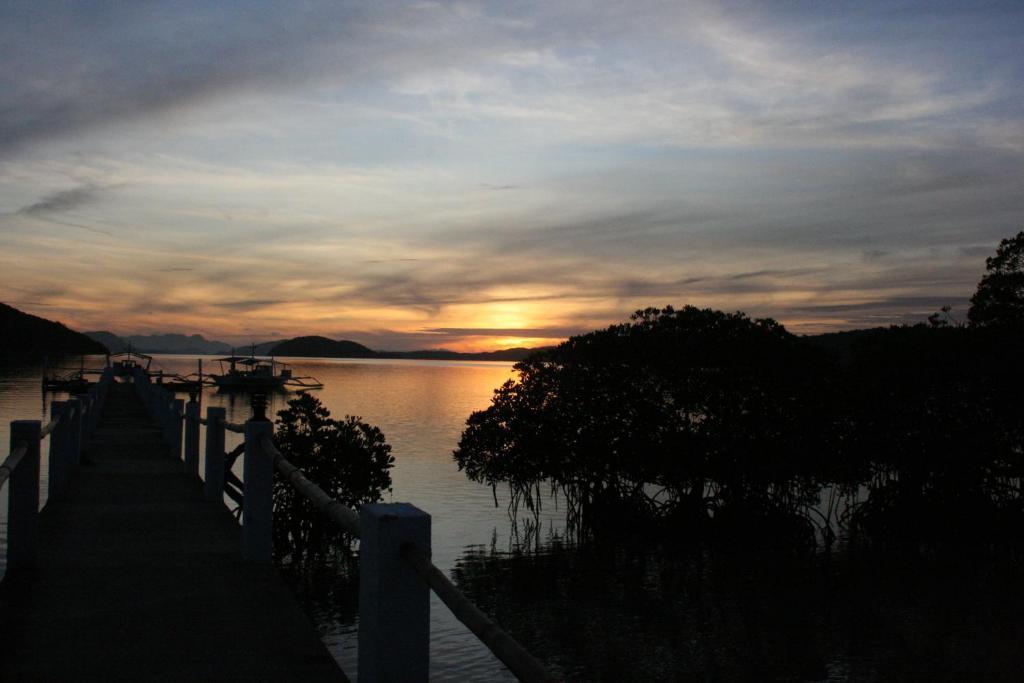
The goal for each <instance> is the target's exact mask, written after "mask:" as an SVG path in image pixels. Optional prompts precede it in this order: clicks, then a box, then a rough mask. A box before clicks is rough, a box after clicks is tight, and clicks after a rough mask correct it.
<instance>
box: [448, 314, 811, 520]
mask: <svg viewBox="0 0 1024 683" xmlns="http://www.w3.org/2000/svg"><path fill="white" fill-rule="evenodd" d="M816 355H817V354H816V353H815V350H814V349H808V348H805V347H804V346H803V345H802V344H801V343H800V341H799V340H798V339H797V338H796V337H794V336H793V335H791V334H790V333H788V332H786V330H785V329H784V328H783V327H782V326H781V325H779V324H778V323H776V322H775V321H773V320H770V319H764V320H752V319H750V318H748V317H747V316H745V315H743V314H742V313H723V312H721V311H713V310H710V309H704V310H701V309H698V308H695V307H692V306H687V307H685V308H683V309H681V310H675V309H673V308H671V307H667V308H664V309H657V308H648V309H645V310H641V311H637V312H636V313H635V314H634V315H633V316H632V318H631V322H630V323H627V324H623V325H614V326H612V327H609V328H608V329H606V330H601V331H597V332H592V333H590V334H585V335H581V336H578V337H573V338H571V339H569V340H568V341H567V342H565V343H563V344H561V345H559V346H558V347H556V348H555V349H553V350H552V351H549V352H547V353H544V354H539V355H535V356H532V357H531V358H528V359H526V360H524V361H522V362H520V363H518V364H517V365H516V369H517V370H518V371H519V379H518V380H517V381H510V382H508V383H506V384H505V385H504V386H503V387H501V388H500V389H499V390H498V391H497V392H495V397H494V400H493V403H492V405H491V407H490V408H488V409H487V410H485V411H481V412H477V413H474V414H473V415H472V416H471V417H470V418H469V421H468V423H467V427H466V430H465V432H464V433H463V435H462V439H461V440H460V442H459V447H458V450H456V451H455V459H456V462H457V463H458V465H459V467H460V469H464V470H465V471H466V474H467V475H468V476H469V477H470V478H471V479H474V480H476V481H482V482H486V483H488V484H490V485H491V486H492V487H496V486H497V484H498V483H502V482H504V483H507V484H508V486H509V489H510V492H511V503H510V508H511V511H512V512H513V513H514V512H515V511H516V509H517V508H518V507H519V505H520V504H523V505H525V507H526V508H527V509H530V510H533V511H536V509H537V505H539V501H540V494H541V493H542V490H541V484H542V483H546V484H549V485H552V486H553V487H554V488H556V489H557V490H558V491H559V492H560V493H561V494H562V495H563V496H564V498H565V499H566V501H567V502H568V508H569V513H570V522H571V523H575V524H576V526H577V528H578V529H579V530H585V528H586V526H594V525H596V524H598V523H599V521H600V520H601V519H602V518H606V519H605V520H604V522H602V523H610V522H611V521H613V520H615V519H619V520H621V519H625V518H628V517H629V516H630V515H631V514H640V515H644V516H647V517H651V516H654V517H662V518H673V519H675V520H676V521H677V522H679V523H684V524H690V525H696V526H697V527H700V526H702V525H705V524H707V523H708V522H709V521H711V519H712V518H714V519H715V520H716V523H718V524H726V523H730V520H736V519H739V518H740V517H742V518H744V519H746V520H747V521H750V520H754V519H762V520H765V519H769V518H775V519H777V520H782V519H784V518H792V517H793V514H794V512H795V511H796V510H798V509H799V508H801V507H802V506H805V505H808V504H810V503H812V502H813V500H814V498H815V496H816V495H817V492H818V490H819V489H820V484H819V483H818V479H819V478H820V477H819V469H820V467H822V466H824V465H825V461H824V458H823V457H822V453H823V452H824V448H823V444H822V443H821V440H820V437H821V435H823V434H827V433H828V430H820V431H817V430H809V429H807V427H806V425H808V424H818V423H820V422H821V421H822V420H825V419H827V418H826V417H825V416H824V415H823V413H822V408H823V407H825V406H827V405H828V404H827V402H822V401H820V400H817V398H816V396H815V392H814V391H812V390H810V385H811V384H820V383H821V380H822V378H823V377H825V375H824V373H816V372H814V368H815V360H814V359H815V357H816Z"/></svg>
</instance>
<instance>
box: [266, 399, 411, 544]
mask: <svg viewBox="0 0 1024 683" xmlns="http://www.w3.org/2000/svg"><path fill="white" fill-rule="evenodd" d="M274 441H275V443H276V444H277V447H278V449H279V450H280V451H281V454H282V455H283V456H284V457H285V458H286V459H287V460H289V461H290V462H291V463H292V464H293V465H295V466H296V467H298V468H299V469H301V470H302V472H303V474H305V476H306V477H307V478H308V479H309V480H310V481H312V482H314V483H315V484H316V485H317V486H319V487H320V488H322V489H323V490H324V491H325V492H327V494H328V495H330V496H331V497H333V498H336V499H337V500H340V501H341V502H342V503H344V504H345V505H347V506H349V507H358V506H360V505H362V504H364V503H372V502H375V501H378V500H380V498H381V496H382V495H383V493H384V492H385V491H390V490H391V473H390V469H391V467H392V466H393V465H394V458H393V457H392V455H391V446H389V445H388V443H387V442H386V440H385V438H384V434H383V433H382V432H381V431H380V429H378V428H377V427H373V426H371V425H368V424H366V423H365V422H362V421H361V420H360V418H358V417H352V416H346V417H345V418H344V419H343V420H335V419H332V418H331V414H330V412H329V411H328V410H327V409H326V408H324V407H323V405H322V404H321V403H320V401H319V400H318V399H317V398H315V397H314V396H311V395H310V394H301V395H300V396H299V397H298V398H295V399H292V400H290V401H288V408H286V409H285V410H282V411H280V412H278V418H277V421H276V431H275V434H274ZM350 541H351V539H349V538H347V535H346V534H343V533H342V532H341V531H340V530H339V529H338V527H337V526H336V525H334V524H333V523H332V522H330V521H329V520H327V519H326V518H324V517H323V516H322V515H321V514H320V513H319V512H318V511H317V510H316V509H315V508H313V506H312V505H311V504H310V503H309V502H308V501H306V499H305V498H303V497H302V496H301V495H300V494H298V493H297V492H296V491H295V489H294V488H292V486H291V485H290V484H288V482H286V481H284V480H283V479H282V478H280V477H277V478H275V481H274V550H275V553H276V554H277V555H278V556H279V557H280V558H288V559H290V560H291V561H293V562H299V561H302V560H303V559H304V558H306V557H308V556H312V555H318V554H322V553H325V552H329V551H331V550H332V549H334V548H347V547H348V545H349V543H350Z"/></svg>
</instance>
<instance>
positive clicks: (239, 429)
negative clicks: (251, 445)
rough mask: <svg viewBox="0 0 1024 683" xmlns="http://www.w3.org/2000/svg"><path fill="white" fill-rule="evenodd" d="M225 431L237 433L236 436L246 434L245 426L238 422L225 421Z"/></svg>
mask: <svg viewBox="0 0 1024 683" xmlns="http://www.w3.org/2000/svg"><path fill="white" fill-rule="evenodd" d="M224 429H226V430H228V431H229V432H235V433H236V434H245V425H240V424H238V423H237V422H228V421H227V420H224Z"/></svg>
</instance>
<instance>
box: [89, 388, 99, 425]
mask: <svg viewBox="0 0 1024 683" xmlns="http://www.w3.org/2000/svg"><path fill="white" fill-rule="evenodd" d="M99 423H100V392H99V390H97V389H96V387H95V386H93V387H89V436H90V437H91V436H92V435H93V433H94V432H95V431H96V427H97V425H99Z"/></svg>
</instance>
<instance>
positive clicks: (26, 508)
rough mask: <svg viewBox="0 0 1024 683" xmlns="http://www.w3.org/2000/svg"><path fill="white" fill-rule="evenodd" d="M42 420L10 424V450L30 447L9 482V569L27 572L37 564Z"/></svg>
mask: <svg viewBox="0 0 1024 683" xmlns="http://www.w3.org/2000/svg"><path fill="white" fill-rule="evenodd" d="M41 433H42V425H41V424H40V422H39V420H15V421H13V422H11V450H12V451H13V450H14V449H15V448H17V447H18V446H19V445H20V444H22V443H24V444H25V445H26V447H27V449H26V451H25V455H24V457H22V459H21V462H20V463H18V466H17V467H15V468H14V471H13V472H11V476H10V478H9V479H8V480H7V481H8V485H9V486H10V487H11V488H10V491H9V492H8V498H7V567H8V568H9V569H25V568H30V567H33V566H35V563H36V530H37V529H38V527H39V436H40V434H41Z"/></svg>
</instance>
